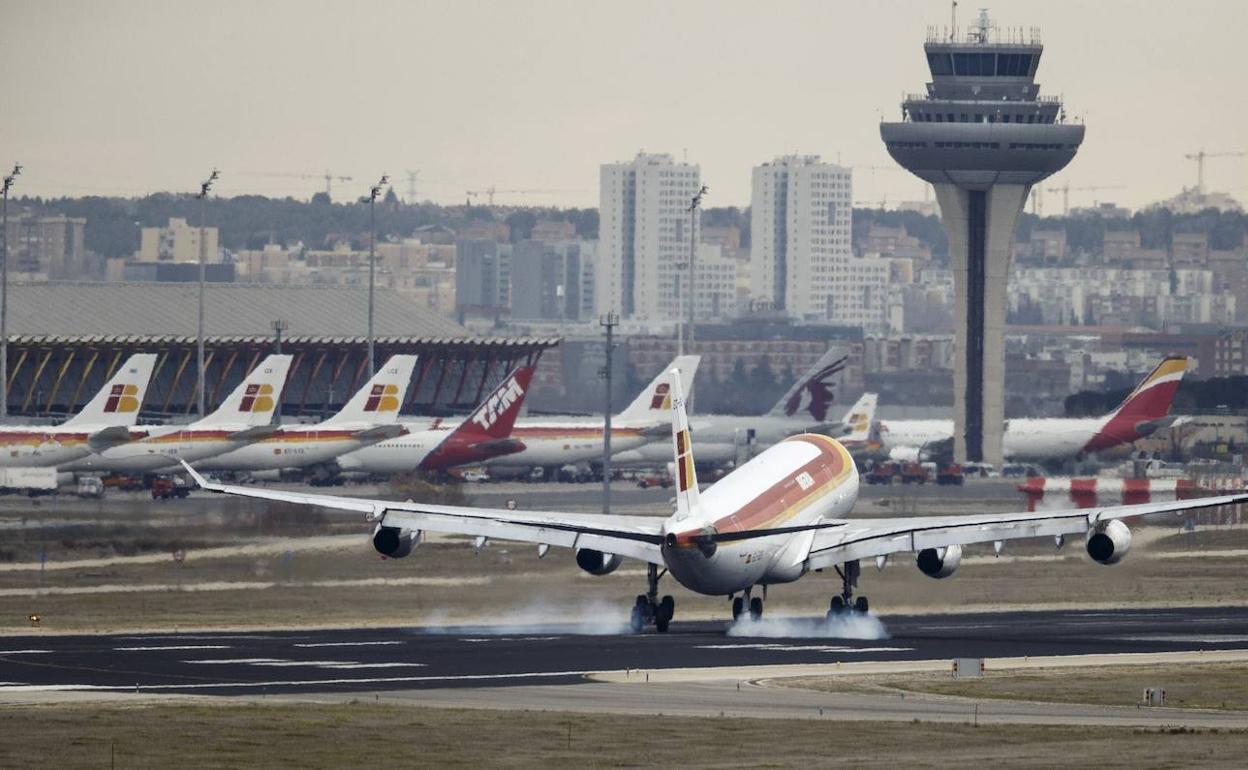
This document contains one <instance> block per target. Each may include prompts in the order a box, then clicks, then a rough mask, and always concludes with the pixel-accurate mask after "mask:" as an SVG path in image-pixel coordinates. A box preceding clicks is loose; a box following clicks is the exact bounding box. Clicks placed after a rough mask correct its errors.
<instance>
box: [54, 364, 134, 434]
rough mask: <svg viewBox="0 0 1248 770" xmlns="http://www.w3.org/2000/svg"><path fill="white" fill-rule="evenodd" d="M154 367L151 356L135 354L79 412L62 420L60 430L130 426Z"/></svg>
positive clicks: (132, 423)
mask: <svg viewBox="0 0 1248 770" xmlns="http://www.w3.org/2000/svg"><path fill="white" fill-rule="evenodd" d="M155 365H156V354H155V353H135V354H134V355H132V356H130V357H129V358H127V359H126V360H125V362H124V363H123V364H122V365H121V366H120V367H118V368H117V371H116V372H114V373H113V376H112V377H110V378H109V380H108V382H106V383H104V387H102V388H100V390H99V392H97V393H96V394H95V396H94V397H93V398H92V399H91V400H90V401H88V402H87V403H86V405H85V406H83V408H82V411H80V412H78V414H76V415H74V416H73V417H70V418H69V419H68V420H66V421H65V422H64V423H63V425H64V426H70V427H73V426H80V425H90V426H92V427H101V428H111V427H117V426H126V427H128V426H130V425H134V423H135V421H136V420H137V419H138V418H139V407H140V406H142V404H143V396H144V395H146V393H147V384H148V383H149V382H150V381H151V379H152V368H153V367H154V366H155Z"/></svg>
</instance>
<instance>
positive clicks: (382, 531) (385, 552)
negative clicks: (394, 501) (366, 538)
mask: <svg viewBox="0 0 1248 770" xmlns="http://www.w3.org/2000/svg"><path fill="white" fill-rule="evenodd" d="M418 540H420V530H416V531H415V532H413V531H411V530H410V529H401V528H399V527H386V526H382V525H381V524H378V525H377V528H376V529H374V530H373V547H374V548H376V549H377V553H379V554H381V555H382V556H385V557H387V558H390V559H402V558H403V557H404V556H407V555H408V554H410V553H411V552H412V549H413V548H415V547H416V543H417V541H418Z"/></svg>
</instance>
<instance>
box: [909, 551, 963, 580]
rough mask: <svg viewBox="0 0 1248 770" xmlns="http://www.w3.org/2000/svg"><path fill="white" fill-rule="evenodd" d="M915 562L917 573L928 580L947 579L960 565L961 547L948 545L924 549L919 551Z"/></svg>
mask: <svg viewBox="0 0 1248 770" xmlns="http://www.w3.org/2000/svg"><path fill="white" fill-rule="evenodd" d="M915 562H916V563H917V564H918V565H919V571H920V572H922V573H923V574H924V575H927V576H928V577H930V578H936V579H940V578H947V577H949V576H950V575H952V574H953V572H954V570H956V569H957V568H958V565H959V564H961V563H962V546H960V545H950V546H946V547H944V548H924V549H923V550H922V551H919V554H918V557H917V558H916V559H915Z"/></svg>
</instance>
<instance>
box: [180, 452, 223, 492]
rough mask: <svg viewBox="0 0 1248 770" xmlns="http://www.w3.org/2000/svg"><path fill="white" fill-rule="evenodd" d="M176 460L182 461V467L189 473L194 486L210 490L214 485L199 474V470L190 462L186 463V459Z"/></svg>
mask: <svg viewBox="0 0 1248 770" xmlns="http://www.w3.org/2000/svg"><path fill="white" fill-rule="evenodd" d="M178 462H180V463H182V467H183V468H185V469H186V472H187V473H189V474H191V479H193V480H194V481H195V486H197V487H199V488H200V489H207V490H210V491H211V490H212V488H213V486H215V485H214V484H213V483H212V482H210V481H209V480H208V479H206V478H204V477H203V476H201V475H199V471H197V470H195V469H194V468H192V467H191V464H190V463H188V462H187V461H186V460H181V459H179V460H178Z"/></svg>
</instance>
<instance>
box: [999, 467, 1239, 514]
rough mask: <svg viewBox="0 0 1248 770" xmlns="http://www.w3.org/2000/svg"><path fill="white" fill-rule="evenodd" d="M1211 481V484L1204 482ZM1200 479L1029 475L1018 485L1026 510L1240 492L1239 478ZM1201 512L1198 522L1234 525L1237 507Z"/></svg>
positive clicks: (1083, 506)
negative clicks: (1199, 481) (1047, 476)
mask: <svg viewBox="0 0 1248 770" xmlns="http://www.w3.org/2000/svg"><path fill="white" fill-rule="evenodd" d="M1206 482H1211V483H1206ZM1213 482H1215V480H1213V479H1202V480H1201V483H1200V484H1197V483H1196V482H1194V481H1192V480H1191V479H1118V478H1108V477H1107V478H1100V477H1092V478H1082V479H1073V478H1053V479H1050V478H1044V477H1040V476H1036V477H1032V478H1029V479H1027V480H1026V481H1024V482H1023V483H1022V484H1019V485H1018V491H1019V492H1022V493H1023V494H1024V495H1026V496H1027V510H1028V511H1032V512H1034V511H1057V510H1069V509H1070V508H1095V507H1097V506H1102V505H1138V504H1140V503H1164V502H1169V501H1171V500H1189V499H1192V498H1196V497H1203V496H1205V495H1208V494H1212V493H1224V492H1230V491H1240V490H1242V489H1243V488H1244V486H1245V484H1244V482H1243V480H1241V479H1238V478H1234V477H1226V478H1219V479H1217V480H1216V483H1213ZM1209 514H1210V515H1209V516H1208V517H1205V516H1203V515H1202V517H1201V521H1202V523H1220V524H1232V523H1234V524H1238V523H1239V522H1240V506H1238V505H1236V506H1225V510H1222V511H1210V512H1209Z"/></svg>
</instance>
